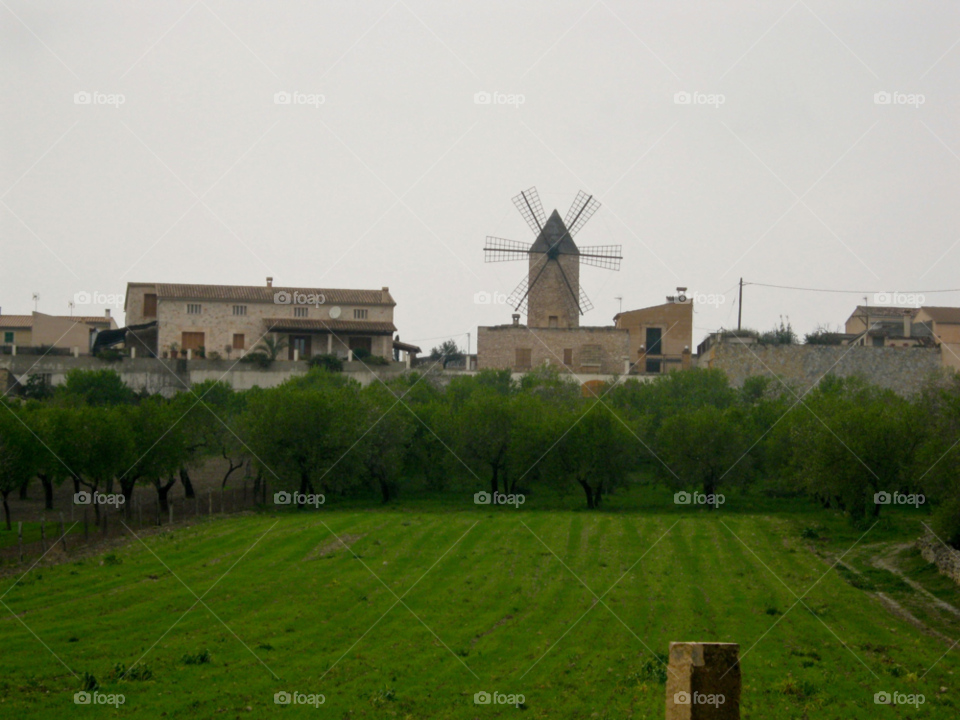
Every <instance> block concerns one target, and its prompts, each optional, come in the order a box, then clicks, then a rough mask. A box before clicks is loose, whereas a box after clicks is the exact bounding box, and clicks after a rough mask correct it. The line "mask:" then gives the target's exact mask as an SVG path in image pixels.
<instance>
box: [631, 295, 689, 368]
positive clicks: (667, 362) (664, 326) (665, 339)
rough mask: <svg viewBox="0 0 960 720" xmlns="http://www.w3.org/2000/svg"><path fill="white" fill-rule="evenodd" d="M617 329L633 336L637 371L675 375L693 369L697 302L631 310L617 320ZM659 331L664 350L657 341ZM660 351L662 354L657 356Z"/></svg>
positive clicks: (633, 362) (634, 366)
mask: <svg viewBox="0 0 960 720" xmlns="http://www.w3.org/2000/svg"><path fill="white" fill-rule="evenodd" d="M613 319H614V322H616V324H617V327H618V328H620V329H622V330H628V331H629V332H630V363H631V364H632V365H633V371H634V372H639V373H647V372H671V371H673V370H681V369H684V368H688V367H690V364H691V362H690V360H691V357H692V356H691V353H690V351H691V347H692V345H693V302H692V301H688V302H684V303H679V302H668V303H665V304H663V305H654V306H653V307H647V308H642V309H640V310H628V311H627V312H621V313H618V314H617V315H615V316H614V318H613ZM657 331H659V336H660V347H659V348H657V347H655V345H656V343H655V340H654V338H655V337H656V332H657ZM657 350H659V352H657Z"/></svg>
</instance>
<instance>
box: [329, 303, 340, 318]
mask: <svg viewBox="0 0 960 720" xmlns="http://www.w3.org/2000/svg"><path fill="white" fill-rule="evenodd" d="M330 317H331V318H333V319H334V320H336V319H337V318H338V317H340V308H339V307H338V306H337V305H334V306H333V307H332V308H330Z"/></svg>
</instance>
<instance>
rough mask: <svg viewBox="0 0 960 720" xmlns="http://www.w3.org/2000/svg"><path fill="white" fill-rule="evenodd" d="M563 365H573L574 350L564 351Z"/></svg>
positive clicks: (565, 349) (566, 349)
mask: <svg viewBox="0 0 960 720" xmlns="http://www.w3.org/2000/svg"><path fill="white" fill-rule="evenodd" d="M563 364H564V365H567V366H568V367H569V366H570V365H573V348H564V349H563Z"/></svg>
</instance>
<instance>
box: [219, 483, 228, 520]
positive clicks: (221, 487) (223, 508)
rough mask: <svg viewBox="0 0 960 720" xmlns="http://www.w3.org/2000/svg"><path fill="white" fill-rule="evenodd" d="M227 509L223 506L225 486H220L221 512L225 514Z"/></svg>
mask: <svg viewBox="0 0 960 720" xmlns="http://www.w3.org/2000/svg"><path fill="white" fill-rule="evenodd" d="M226 511H227V510H226V508H225V507H224V506H223V486H222V485H221V486H220V514H221V515H223V513H225V512H226Z"/></svg>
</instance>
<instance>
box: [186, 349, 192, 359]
mask: <svg viewBox="0 0 960 720" xmlns="http://www.w3.org/2000/svg"><path fill="white" fill-rule="evenodd" d="M187 360H193V350H187Z"/></svg>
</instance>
